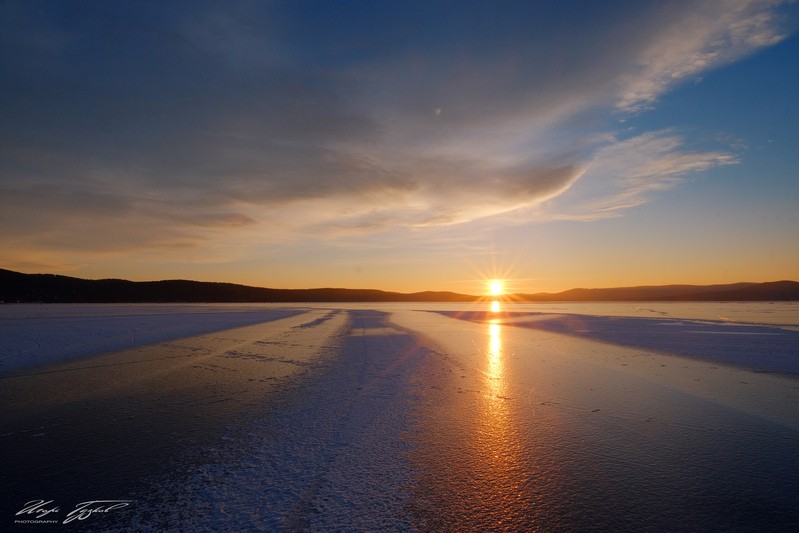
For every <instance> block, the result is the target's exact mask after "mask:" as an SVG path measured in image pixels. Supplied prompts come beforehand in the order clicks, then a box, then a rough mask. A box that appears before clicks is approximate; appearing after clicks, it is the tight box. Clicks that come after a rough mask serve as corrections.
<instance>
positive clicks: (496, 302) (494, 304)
mask: <svg viewBox="0 0 799 533" xmlns="http://www.w3.org/2000/svg"><path fill="white" fill-rule="evenodd" d="M491 312H492V313H499V300H494V301H492V302H491Z"/></svg>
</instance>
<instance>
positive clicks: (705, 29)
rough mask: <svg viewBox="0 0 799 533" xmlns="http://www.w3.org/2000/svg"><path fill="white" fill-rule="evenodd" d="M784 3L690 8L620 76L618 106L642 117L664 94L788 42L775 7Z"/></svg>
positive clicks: (744, 0)
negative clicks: (744, 57) (716, 70)
mask: <svg viewBox="0 0 799 533" xmlns="http://www.w3.org/2000/svg"><path fill="white" fill-rule="evenodd" d="M784 3H786V2H785V1H784V0H773V1H768V0H734V1H728V2H717V1H712V0H709V1H703V2H693V3H692V5H691V9H686V10H684V11H683V12H682V13H678V14H677V15H676V16H673V17H671V20H668V21H667V22H666V24H664V25H663V26H662V27H661V28H659V29H656V30H655V29H653V30H654V35H653V36H652V38H651V39H650V40H649V42H645V43H643V46H642V47H641V49H640V50H639V52H638V53H637V55H636V58H635V62H634V63H633V64H632V65H630V68H629V69H628V72H626V73H623V74H622V75H621V76H620V89H619V95H618V99H617V101H616V107H617V108H618V109H620V110H622V111H626V112H637V111H641V110H644V109H647V108H649V107H651V106H652V105H653V104H654V102H655V101H656V100H657V99H658V97H659V96H660V95H662V94H663V93H665V92H667V91H668V90H669V89H671V88H672V87H674V86H675V85H677V84H679V83H682V82H684V81H685V80H686V79H690V78H692V77H695V76H698V75H699V74H700V73H702V72H705V71H707V70H709V69H711V68H715V67H718V66H721V65H724V64H727V63H729V62H731V61H733V60H736V59H738V58H740V57H742V56H744V55H747V54H749V53H751V52H753V51H754V50H757V49H759V48H762V47H765V46H770V45H773V44H775V43H777V42H779V41H780V40H782V39H783V38H784V37H785V33H784V32H783V29H782V28H780V25H779V19H778V17H777V16H776V13H775V11H774V8H775V7H776V6H779V5H781V4H784Z"/></svg>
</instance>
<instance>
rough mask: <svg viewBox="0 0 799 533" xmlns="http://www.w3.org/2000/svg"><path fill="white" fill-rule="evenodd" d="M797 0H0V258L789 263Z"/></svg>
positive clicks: (15, 263)
mask: <svg viewBox="0 0 799 533" xmlns="http://www.w3.org/2000/svg"><path fill="white" fill-rule="evenodd" d="M797 58H799V5H797V3H795V2H791V1H782V0H774V1H772V0H724V1H722V0H716V1H710V0H708V1H703V0H686V1H669V0H658V1H647V0H630V1H610V0H608V1H601V2H597V1H595V0H589V1H516V2H504V1H472V0H458V1H446V0H441V1H430V0H421V1H414V0H407V1H406V0H403V1H402V2H393V1H366V0H365V1H350V2H344V1H333V0H330V1H319V2H311V1H302V0H291V1H285V2H283V1H229V2H204V1H194V0H192V1H152V2H146V1H145V2H106V1H94V2H92V1H70V0H68V1H62V0H58V1H55V0H54V1H36V0H34V1H30V0H24V1H14V0H11V1H5V2H2V3H0V250H1V251H0V267H1V268H6V269H10V270H17V271H21V272H28V273H41V272H46V273H56V274H64V275H70V276H76V277H84V278H92V279H99V278H124V279H131V280H159V279H175V278H179V279H195V280H202V281H226V282H234V283H243V284H248V285H256V286H263V287H275V288H312V287H349V288H376V289H383V290H395V291H400V292H415V291H423V290H449V291H456V292H464V293H470V294H478V293H480V292H481V291H484V289H485V280H486V279H489V278H501V279H504V280H505V284H506V290H508V291H511V292H527V293H535V292H556V291H561V290H566V289H570V288H574V287H612V286H633V285H661V284H672V283H689V284H711V283H731V282H739V281H753V282H760V281H776V280H781V279H794V280H796V279H799V209H797V206H799V102H798V101H799V98H797V96H796V95H797V94H799V60H797Z"/></svg>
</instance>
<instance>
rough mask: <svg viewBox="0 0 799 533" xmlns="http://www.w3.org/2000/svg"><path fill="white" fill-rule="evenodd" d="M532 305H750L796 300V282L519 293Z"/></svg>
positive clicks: (798, 294)
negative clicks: (589, 303)
mask: <svg viewBox="0 0 799 533" xmlns="http://www.w3.org/2000/svg"><path fill="white" fill-rule="evenodd" d="M518 298H519V299H521V300H525V301H534V302H554V301H558V302H645V301H684V302H688V301H691V302H697V301H698V302H750V301H792V300H799V282H796V281H773V282H767V283H731V284H727V285H658V286H643V287H620V288H611V289H571V290H568V291H565V292H559V293H555V294H549V293H539V294H520V295H518Z"/></svg>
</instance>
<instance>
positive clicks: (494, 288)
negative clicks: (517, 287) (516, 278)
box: [488, 279, 505, 296]
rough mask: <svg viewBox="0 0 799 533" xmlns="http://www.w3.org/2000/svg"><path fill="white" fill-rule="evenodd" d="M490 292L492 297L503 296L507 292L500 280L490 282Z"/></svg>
mask: <svg viewBox="0 0 799 533" xmlns="http://www.w3.org/2000/svg"><path fill="white" fill-rule="evenodd" d="M488 292H489V294H491V296H501V295H502V294H503V293H504V292H505V287H504V286H503V284H502V281H500V280H498V279H492V280H491V281H489V282H488Z"/></svg>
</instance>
